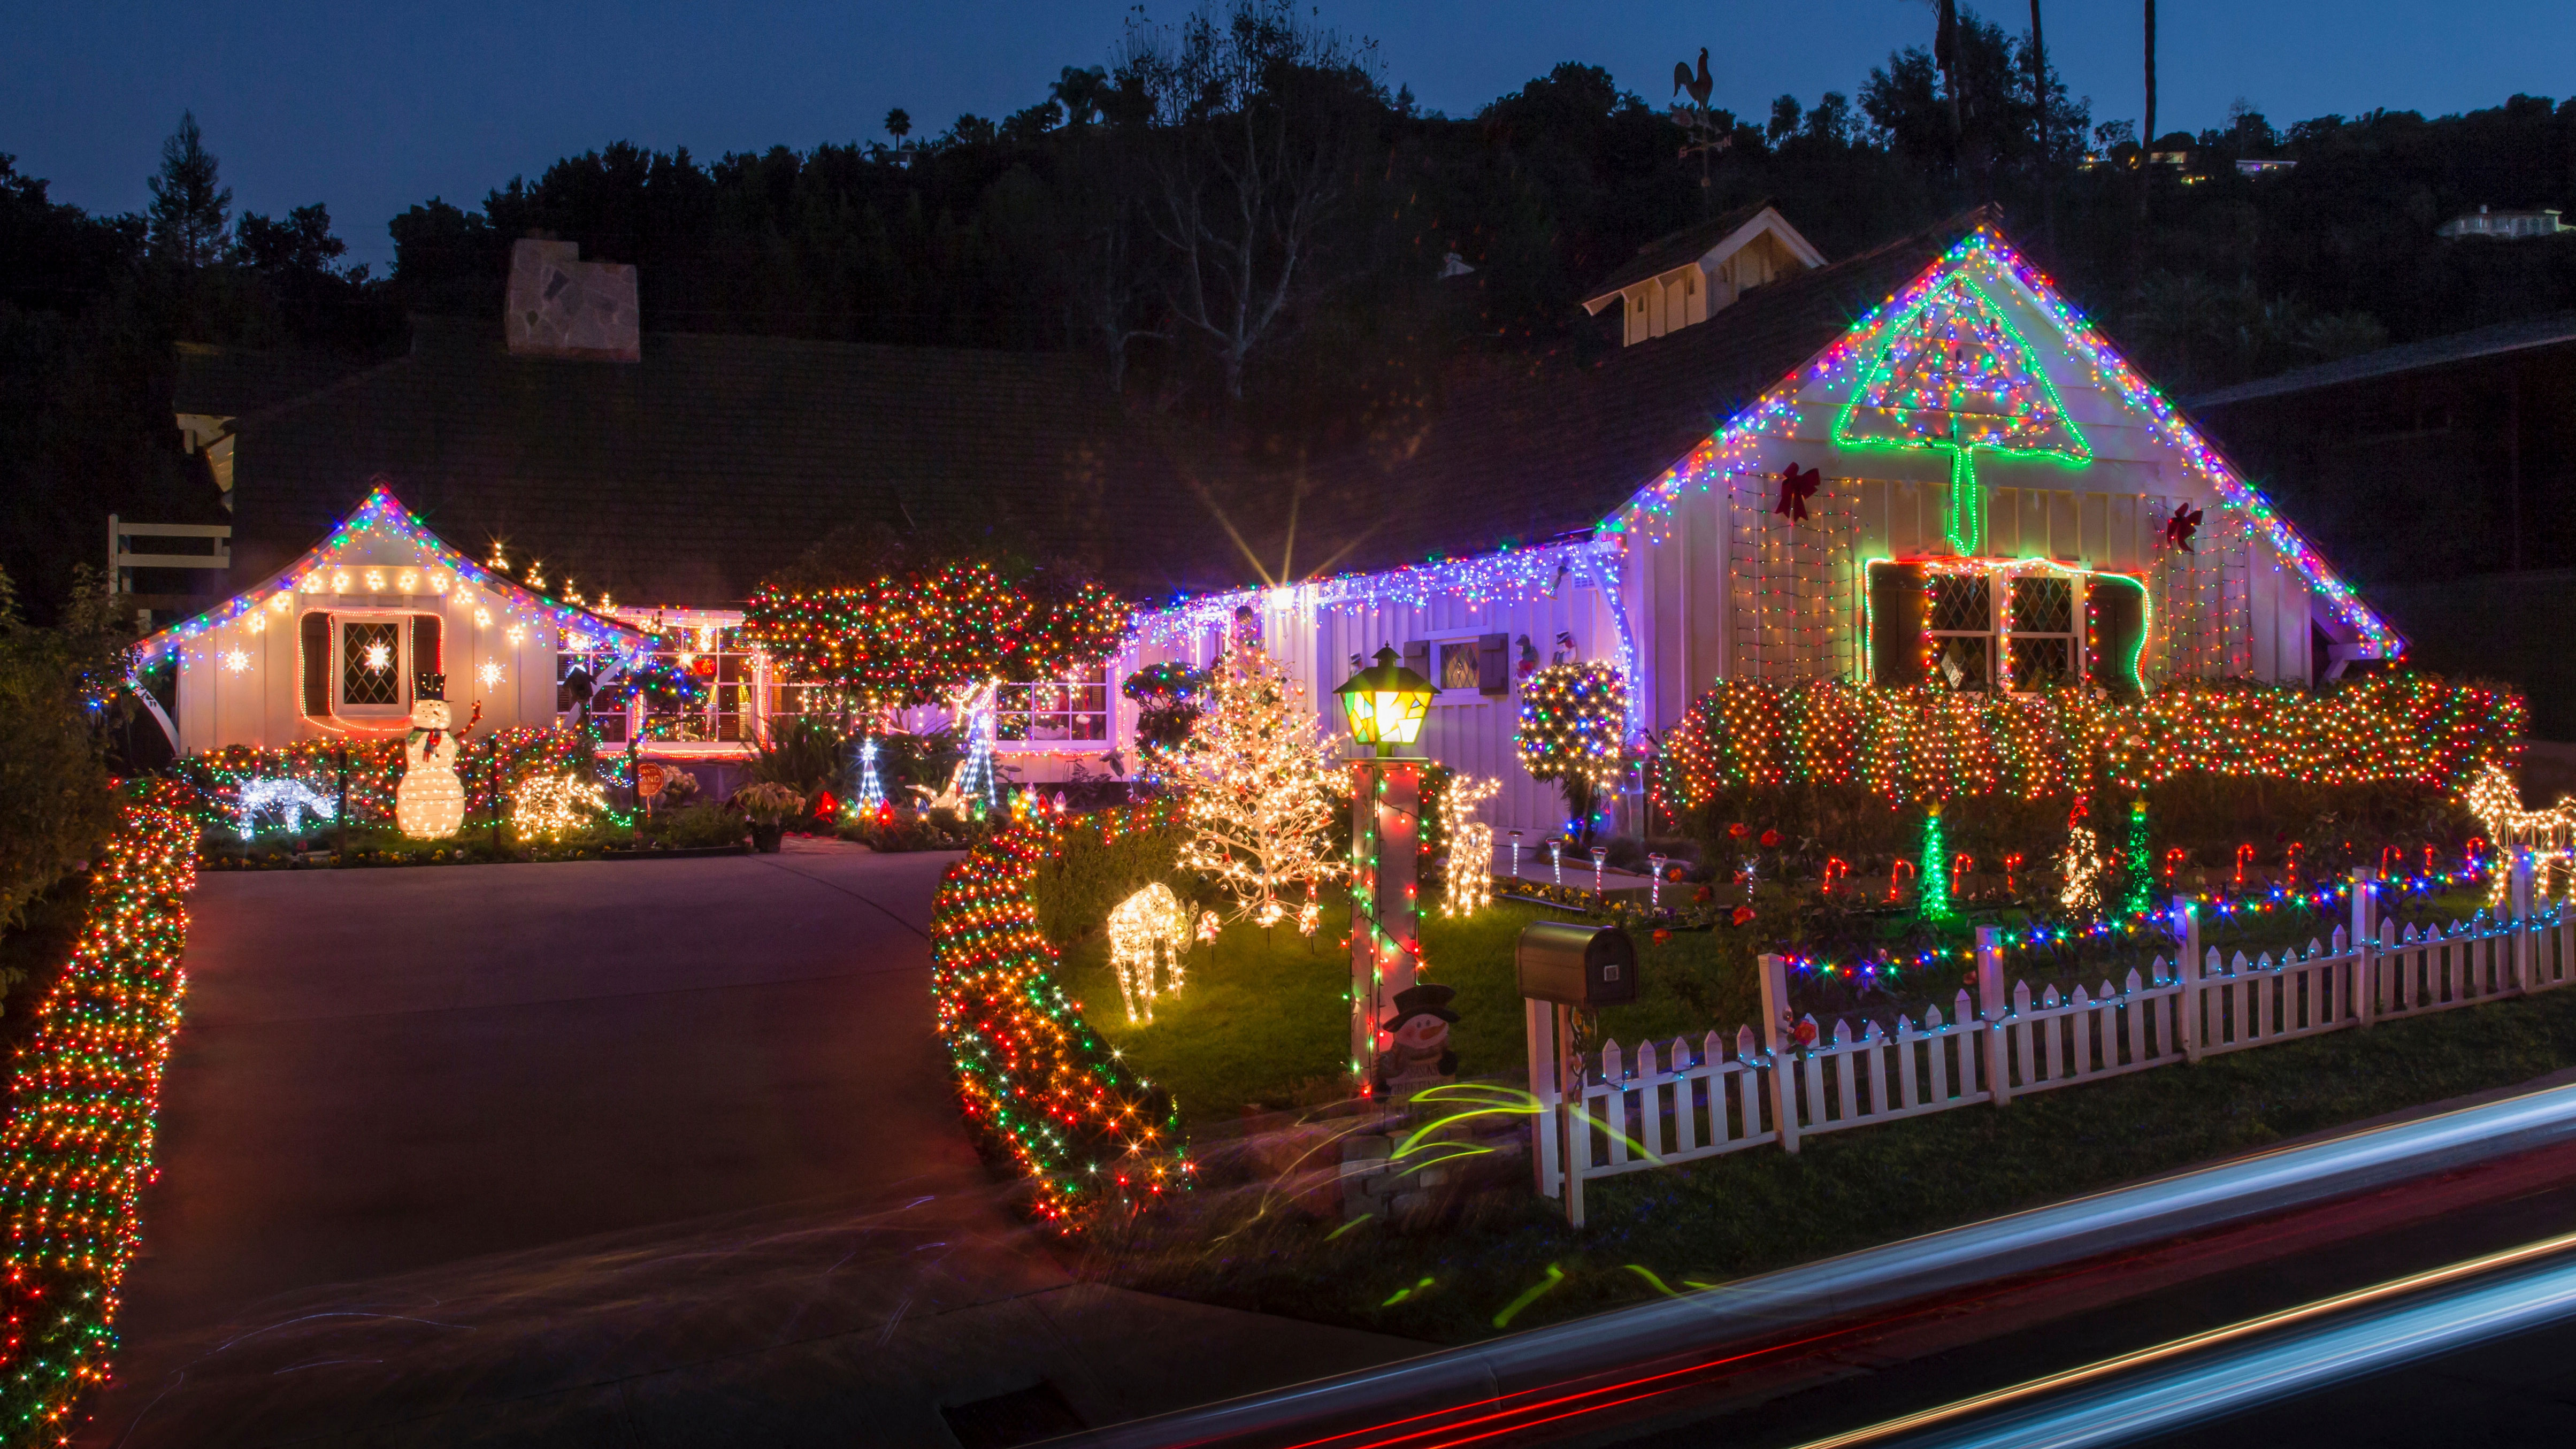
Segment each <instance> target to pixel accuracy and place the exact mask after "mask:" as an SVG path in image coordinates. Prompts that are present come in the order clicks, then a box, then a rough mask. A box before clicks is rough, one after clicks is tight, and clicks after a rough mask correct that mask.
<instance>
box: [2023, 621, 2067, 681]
mask: <svg viewBox="0 0 2576 1449" xmlns="http://www.w3.org/2000/svg"><path fill="white" fill-rule="evenodd" d="M2074 660H2075V641H2074V640H2072V639H2069V638H2066V637H2063V636H2058V637H2050V636H2048V635H2040V636H2037V637H2032V636H2029V635H2023V634H2015V635H2014V636H2013V638H2012V682H2013V688H2015V689H2043V688H2047V687H2049V686H2052V685H2059V684H2072V683H2074V682H2075V665H2074Z"/></svg>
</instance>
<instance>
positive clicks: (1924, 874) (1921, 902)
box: [1914, 802, 1957, 921]
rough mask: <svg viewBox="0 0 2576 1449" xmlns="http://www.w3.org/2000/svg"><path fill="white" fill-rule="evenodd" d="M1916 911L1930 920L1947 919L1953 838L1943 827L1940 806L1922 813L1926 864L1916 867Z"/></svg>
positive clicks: (1948, 915) (1937, 804)
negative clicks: (1951, 838)
mask: <svg viewBox="0 0 2576 1449" xmlns="http://www.w3.org/2000/svg"><path fill="white" fill-rule="evenodd" d="M1915 880H1916V881H1917V882H1918V884H1917V885H1916V887H1915V896H1914V900H1915V907H1914V913H1915V914H1916V915H1918V916H1921V917H1922V918H1923V919H1925V920H1927V921H1946V920H1948V919H1950V917H1951V916H1953V915H1955V914H1957V913H1956V912H1955V911H1953V910H1952V909H1951V907H1950V841H1949V836H1948V833H1947V832H1946V831H1944V830H1943V829H1942V828H1941V806H1940V805H1939V803H1938V802H1935V803H1934V805H1933V806H1932V808H1931V809H1929V810H1927V811H1925V812H1924V814H1923V863H1922V865H1920V866H1918V867H1916V869H1915Z"/></svg>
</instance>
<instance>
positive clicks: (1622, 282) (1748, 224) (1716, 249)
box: [1583, 202, 1825, 347]
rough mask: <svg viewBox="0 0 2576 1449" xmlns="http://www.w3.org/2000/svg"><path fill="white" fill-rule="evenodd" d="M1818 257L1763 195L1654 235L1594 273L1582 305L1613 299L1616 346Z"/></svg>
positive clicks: (1691, 318)
mask: <svg viewBox="0 0 2576 1449" xmlns="http://www.w3.org/2000/svg"><path fill="white" fill-rule="evenodd" d="M1824 264H1825V257H1824V253H1822V252H1819V251H1817V250H1816V249H1815V248H1814V247H1813V246H1810V245H1809V244H1808V242H1807V239H1806V238H1805V237H1802V236H1800V235H1798V230H1797V228H1796V227H1793V226H1791V225H1789V222H1788V219H1787V218H1785V217H1783V216H1781V215H1780V213H1779V212H1777V211H1774V210H1772V209H1771V205H1770V203H1768V202H1755V203H1754V204H1753V205H1751V206H1747V207H1742V208H1739V209H1737V210H1735V211H1731V212H1728V213H1727V214H1726V215H1724V216H1721V217H1719V218H1717V219H1716V220H1715V221H1709V222H1703V223H1701V224H1700V225H1698V226H1694V227H1686V228H1684V229H1683V230H1681V231H1677V232H1674V233H1673V234H1672V235H1670V236H1665V237H1658V238H1656V239H1655V240H1653V241H1650V242H1648V243H1646V244H1645V245H1644V246H1642V247H1639V248H1638V249H1637V256H1636V259H1635V260H1634V261H1631V262H1630V263H1628V264H1627V265H1626V266H1624V267H1621V268H1620V269H1619V270H1617V271H1615V272H1613V273H1611V274H1610V275H1609V276H1608V277H1605V278H1603V279H1602V281H1601V283H1600V284H1599V285H1598V286H1596V287H1594V288H1593V289H1592V293H1593V294H1592V296H1590V297H1589V298H1586V299H1585V301H1584V303H1583V309H1584V310H1585V311H1587V312H1590V313H1591V314H1592V315H1593V316H1595V317H1598V316H1600V315H1601V313H1602V311H1603V310H1604V309H1605V308H1608V307H1609V306H1611V305H1612V304H1613V303H1616V304H1617V305H1618V308H1619V338H1620V342H1621V343H1622V345H1624V346H1629V347H1634V346H1635V345H1637V344H1638V343H1640V342H1646V341H1650V340H1652V339H1654V338H1657V337H1661V336H1663V335H1664V334H1665V333H1667V332H1675V331H1679V330H1680V329H1682V328H1684V327H1688V326H1690V325H1692V324H1693V323H1698V322H1705V321H1707V320H1708V319H1709V318H1711V317H1714V316H1716V315H1717V314H1718V313H1720V312H1722V311H1724V310H1726V309H1727V308H1728V307H1730V306H1733V305H1734V304H1735V301H1736V299H1737V298H1739V297H1742V296H1743V295H1744V294H1745V293H1746V292H1749V291H1751V290H1753V289H1754V288H1756V287H1760V286H1765V285H1767V284H1769V283H1772V282H1776V281H1778V280H1780V279H1781V278H1782V277H1786V276H1789V275H1791V274H1793V273H1796V272H1799V271H1802V270H1805V269H1806V268H1809V267H1821V266H1823V265H1824Z"/></svg>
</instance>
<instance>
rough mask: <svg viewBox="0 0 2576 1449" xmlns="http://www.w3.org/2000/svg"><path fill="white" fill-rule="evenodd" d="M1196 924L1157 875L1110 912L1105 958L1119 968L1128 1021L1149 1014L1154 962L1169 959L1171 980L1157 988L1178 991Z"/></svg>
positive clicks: (1144, 1018)
mask: <svg viewBox="0 0 2576 1449" xmlns="http://www.w3.org/2000/svg"><path fill="white" fill-rule="evenodd" d="M1196 925H1197V923H1196V922H1194V921H1193V920H1191V919H1190V913H1189V911H1188V910H1187V909H1185V908H1184V907H1183V906H1182V905H1181V899H1180V897H1178V896H1176V895H1173V894H1172V888H1171V887H1170V886H1167V885H1165V884H1163V883H1162V882H1161V881H1156V882H1154V883H1153V884H1152V885H1149V886H1147V887H1145V888H1144V889H1143V890H1140V891H1138V892H1136V893H1135V894H1134V895H1132V896H1129V897H1128V898H1127V899H1125V900H1123V901H1120V902H1119V903H1118V908H1117V909H1116V910H1113V911H1111V912H1110V913H1109V964H1110V965H1112V966H1114V967H1116V968H1117V970H1118V992H1119V994H1120V995H1122V996H1124V997H1126V998H1127V1019H1128V1020H1129V1021H1139V1022H1141V1021H1152V1020H1153V1019H1154V995H1155V992H1156V989H1157V988H1156V987H1155V985H1154V968H1155V967H1156V966H1158V965H1162V964H1164V963H1169V967H1170V973H1169V974H1170V977H1171V981H1170V984H1169V985H1167V986H1165V987H1163V988H1161V989H1162V990H1166V991H1169V992H1171V993H1172V994H1173V995H1175V996H1177V995H1179V994H1180V990H1181V963H1182V962H1183V961H1185V960H1187V959H1188V957H1187V954H1186V953H1187V952H1188V951H1189V949H1190V939H1191V932H1192V930H1193V929H1194V928H1195V927H1196Z"/></svg>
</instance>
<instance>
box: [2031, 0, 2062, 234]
mask: <svg viewBox="0 0 2576 1449" xmlns="http://www.w3.org/2000/svg"><path fill="white" fill-rule="evenodd" d="M2030 96H2031V101H2032V103H2033V105H2034V106H2036V107H2037V114H2038V116H2039V210H2040V216H2041V228H2042V231H2043V234H2045V235H2046V236H2047V238H2048V242H2049V247H2050V249H2051V250H2052V251H2053V250H2055V249H2056V245H2057V198H2056V196H2055V194H2054V193H2053V191H2052V189H2051V188H2050V186H2049V178H2048V169H2049V165H2050V163H2051V161H2053V160H2054V159H2055V158H2054V156H2053V155H2052V154H2051V152H2052V149H2053V148H2052V144H2051V143H2052V142H2053V140H2054V139H2055V138H2053V137H2052V136H2050V134H2049V131H2048V46H2047V43H2046V42H2045V41H2043V40H2041V39H2040V34H2039V0H2030Z"/></svg>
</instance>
